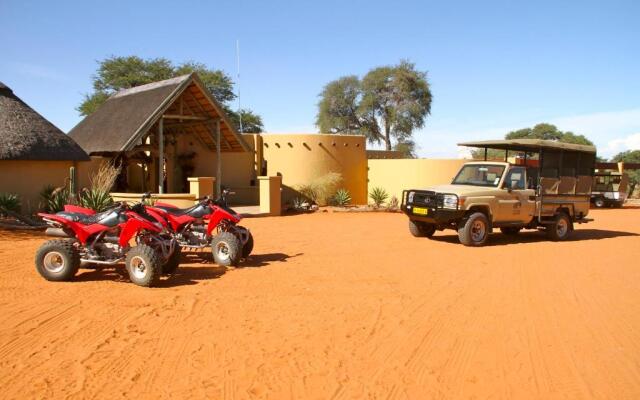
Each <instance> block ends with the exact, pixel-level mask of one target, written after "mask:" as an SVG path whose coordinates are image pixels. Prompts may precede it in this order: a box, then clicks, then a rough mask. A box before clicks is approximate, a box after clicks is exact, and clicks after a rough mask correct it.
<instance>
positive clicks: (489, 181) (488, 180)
mask: <svg viewBox="0 0 640 400" xmlns="http://www.w3.org/2000/svg"><path fill="white" fill-rule="evenodd" d="M503 173H504V165H489V164H481V165H478V164H475V165H474V164H468V165H465V166H463V167H462V169H460V172H458V175H456V177H455V179H454V180H453V182H452V184H454V185H474V186H493V187H497V186H498V183H500V178H501V177H502V174H503Z"/></svg>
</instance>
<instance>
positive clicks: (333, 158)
mask: <svg viewBox="0 0 640 400" xmlns="http://www.w3.org/2000/svg"><path fill="white" fill-rule="evenodd" d="M261 136H262V142H263V145H262V153H263V158H264V160H265V161H266V163H267V175H269V176H274V175H282V185H283V193H282V194H283V199H282V200H283V202H285V203H287V202H290V201H291V199H292V197H294V196H295V195H296V194H295V192H293V191H292V190H291V189H296V188H297V187H299V185H303V184H309V183H311V182H313V181H314V180H315V179H317V178H319V177H321V176H324V175H326V174H327V173H329V172H338V173H340V174H342V178H343V181H342V184H341V185H340V187H342V188H344V189H347V190H348V191H349V192H350V193H351V198H352V202H353V203H354V204H366V202H367V155H366V151H365V138H364V137H363V136H346V135H324V134H286V135H279V134H262V135H261Z"/></svg>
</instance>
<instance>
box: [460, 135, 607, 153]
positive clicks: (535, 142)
mask: <svg viewBox="0 0 640 400" xmlns="http://www.w3.org/2000/svg"><path fill="white" fill-rule="evenodd" d="M458 146H466V147H479V148H483V149H501V150H515V151H528V152H539V151H540V150H555V151H561V150H565V151H567V150H568V151H579V152H584V153H594V154H595V152H596V148H595V147H593V146H588V145H584V144H573V143H562V142H556V141H555V140H542V139H509V140H482V141H479V142H464V143H458Z"/></svg>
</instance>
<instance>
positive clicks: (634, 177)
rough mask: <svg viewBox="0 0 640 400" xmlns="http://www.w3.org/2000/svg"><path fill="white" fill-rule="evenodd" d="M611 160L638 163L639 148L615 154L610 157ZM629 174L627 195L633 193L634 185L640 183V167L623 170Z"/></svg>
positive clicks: (639, 156) (639, 161) (639, 160)
mask: <svg viewBox="0 0 640 400" xmlns="http://www.w3.org/2000/svg"><path fill="white" fill-rule="evenodd" d="M611 161H613V162H620V161H624V162H628V163H640V150H627V151H623V152H621V153H618V154H616V155H615V156H613V158H612V159H611ZM625 172H626V174H627V175H629V195H631V194H633V192H634V191H635V189H636V186H637V185H638V184H640V169H633V170H632V169H630V170H627V171H625Z"/></svg>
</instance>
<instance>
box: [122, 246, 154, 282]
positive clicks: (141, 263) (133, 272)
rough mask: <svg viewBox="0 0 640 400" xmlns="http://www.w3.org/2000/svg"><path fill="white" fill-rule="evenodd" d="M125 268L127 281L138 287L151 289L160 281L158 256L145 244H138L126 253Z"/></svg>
mask: <svg viewBox="0 0 640 400" xmlns="http://www.w3.org/2000/svg"><path fill="white" fill-rule="evenodd" d="M125 266H126V268H127V272H128V273H129V279H131V282H133V283H135V284H136V285H138V286H145V287H151V286H154V285H155V284H156V283H157V282H158V281H159V279H160V273H161V271H162V263H161V261H160V256H159V255H158V253H157V252H156V251H155V249H154V248H153V247H151V246H148V245H146V244H139V245H137V246H135V247H133V248H132V249H131V250H129V252H127V258H126V260H125Z"/></svg>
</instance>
